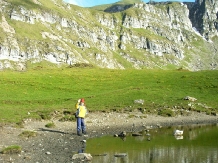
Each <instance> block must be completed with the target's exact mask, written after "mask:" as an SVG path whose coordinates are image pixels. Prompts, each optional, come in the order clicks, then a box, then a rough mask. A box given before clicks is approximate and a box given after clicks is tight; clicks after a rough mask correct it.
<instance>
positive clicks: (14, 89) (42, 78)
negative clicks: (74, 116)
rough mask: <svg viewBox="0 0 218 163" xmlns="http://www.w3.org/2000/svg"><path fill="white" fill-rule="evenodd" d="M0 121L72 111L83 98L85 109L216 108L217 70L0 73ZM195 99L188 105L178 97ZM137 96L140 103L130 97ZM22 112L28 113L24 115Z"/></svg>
mask: <svg viewBox="0 0 218 163" xmlns="http://www.w3.org/2000/svg"><path fill="white" fill-rule="evenodd" d="M0 76H1V78H0V90H1V92H0V103H1V105H0V121H4V122H15V123H17V122H20V121H21V120H22V119H24V118H35V119H41V118H42V115H49V113H52V112H54V111H57V110H58V111H63V110H69V111H72V112H74V111H75V108H74V106H75V103H76V101H77V99H79V98H81V97H83V98H85V100H86V105H87V108H88V109H89V111H109V110H122V109H126V110H128V108H129V109H130V107H131V109H134V108H143V109H145V110H149V112H151V110H152V109H153V110H154V109H160V108H172V107H175V106H177V108H180V109H181V108H182V109H189V110H190V109H192V110H197V111H208V110H207V109H205V108H204V107H202V105H197V104H198V103H201V104H204V105H207V106H209V107H210V110H211V111H213V112H214V111H215V112H217V109H218V100H217V99H218V71H199V72H189V71H179V70H174V71H163V70H133V69H129V70H110V69H97V68H62V69H61V68H60V69H55V68H50V69H45V68H43V67H40V69H37V68H36V69H33V68H32V69H29V70H28V71H27V72H13V71H2V72H0ZM185 96H192V97H195V98H197V99H198V100H197V101H196V102H195V105H194V108H190V107H189V106H188V103H190V101H185V100H183V98H184V97H185ZM136 99H143V100H144V101H145V102H144V104H143V105H139V104H134V100H136ZM28 112H29V113H30V114H28Z"/></svg>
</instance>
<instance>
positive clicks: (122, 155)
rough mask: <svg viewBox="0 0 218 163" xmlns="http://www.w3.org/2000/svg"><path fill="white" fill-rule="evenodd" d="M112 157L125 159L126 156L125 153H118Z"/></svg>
mask: <svg viewBox="0 0 218 163" xmlns="http://www.w3.org/2000/svg"><path fill="white" fill-rule="evenodd" d="M114 156H115V157H125V156H127V154H126V153H118V154H115V155H114Z"/></svg>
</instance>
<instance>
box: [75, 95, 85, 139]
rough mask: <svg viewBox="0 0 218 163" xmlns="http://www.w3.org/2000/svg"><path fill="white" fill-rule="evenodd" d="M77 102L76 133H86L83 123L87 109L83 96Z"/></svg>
mask: <svg viewBox="0 0 218 163" xmlns="http://www.w3.org/2000/svg"><path fill="white" fill-rule="evenodd" d="M78 102H80V103H79V104H76V107H77V111H76V118H77V135H79V136H82V134H86V125H85V120H84V119H85V116H86V114H87V109H86V106H85V100H84V98H82V99H80V101H79V100H78Z"/></svg>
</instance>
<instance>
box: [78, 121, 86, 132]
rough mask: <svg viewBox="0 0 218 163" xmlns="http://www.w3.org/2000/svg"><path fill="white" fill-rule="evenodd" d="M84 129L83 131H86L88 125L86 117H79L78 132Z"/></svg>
mask: <svg viewBox="0 0 218 163" xmlns="http://www.w3.org/2000/svg"><path fill="white" fill-rule="evenodd" d="M81 130H82V133H84V132H86V126H85V121H84V118H80V117H77V133H79V132H80V131H81Z"/></svg>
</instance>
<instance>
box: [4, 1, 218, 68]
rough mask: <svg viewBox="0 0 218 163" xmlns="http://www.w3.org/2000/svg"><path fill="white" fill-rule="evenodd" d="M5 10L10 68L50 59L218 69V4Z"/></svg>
mask: <svg viewBox="0 0 218 163" xmlns="http://www.w3.org/2000/svg"><path fill="white" fill-rule="evenodd" d="M119 5H122V7H120V6H119ZM0 6H1V7H0V69H2V70H4V69H7V68H10V69H17V70H26V69H27V68H28V65H31V64H35V63H44V62H45V61H46V62H47V64H48V63H53V64H54V65H58V66H62V65H75V64H76V65H78V63H80V64H81V63H83V64H85V65H89V66H97V67H102V68H111V69H126V68H136V69H142V68H148V69H152V68H161V69H172V68H185V69H189V70H193V71H195V70H205V69H218V65H217V64H218V55H217V48H218V44H217V41H218V38H217V30H218V25H217V19H218V18H217V17H218V16H217V15H218V7H217V6H218V2H217V1H216V2H215V1H210V0H197V1H196V3H186V4H183V3H179V2H168V3H153V4H145V3H141V2H139V3H133V4H131V3H115V4H112V5H111V6H110V5H109V6H106V7H105V8H101V9H96V8H81V7H78V6H75V5H70V4H66V3H64V2H62V0H46V1H43V0H26V1H19V0H7V1H6V0H2V1H0ZM199 13H201V14H199ZM202 20H203V21H202Z"/></svg>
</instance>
